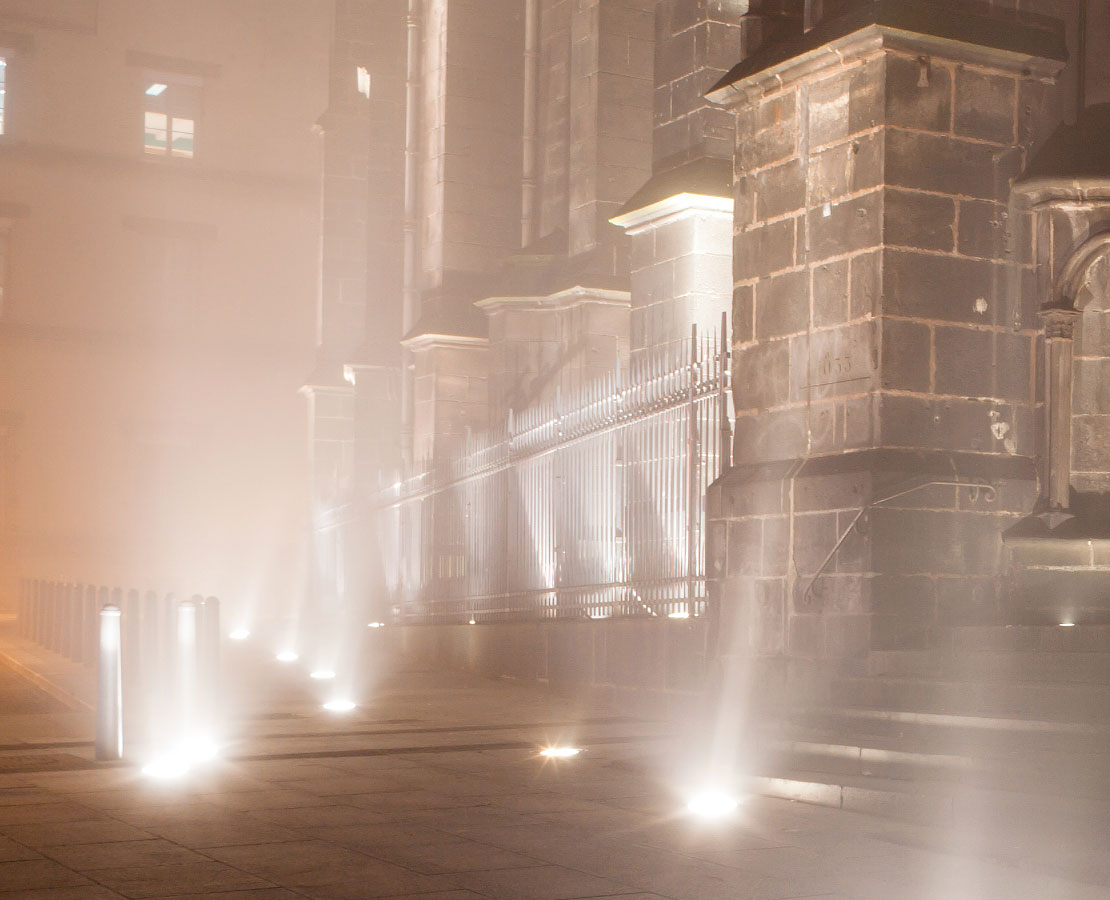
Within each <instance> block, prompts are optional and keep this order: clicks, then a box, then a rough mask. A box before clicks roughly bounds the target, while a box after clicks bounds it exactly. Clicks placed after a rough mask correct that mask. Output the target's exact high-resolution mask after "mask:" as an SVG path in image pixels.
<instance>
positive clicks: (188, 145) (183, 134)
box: [170, 117, 193, 159]
mask: <svg viewBox="0 0 1110 900" xmlns="http://www.w3.org/2000/svg"><path fill="white" fill-rule="evenodd" d="M172 137H173V143H172V145H171V151H170V152H171V153H172V154H173V155H174V156H181V157H184V158H185V159H192V158H193V120H192V119H179V118H177V117H174V119H173V135H172Z"/></svg>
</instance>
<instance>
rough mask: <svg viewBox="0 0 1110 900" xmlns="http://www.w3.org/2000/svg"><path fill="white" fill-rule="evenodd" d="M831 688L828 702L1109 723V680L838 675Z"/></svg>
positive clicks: (911, 709) (1016, 717)
mask: <svg viewBox="0 0 1110 900" xmlns="http://www.w3.org/2000/svg"><path fill="white" fill-rule="evenodd" d="M829 690H830V702H831V703H833V704H834V705H838V706H849V707H861V708H872V709H880V710H882V709H885V710H902V711H908V712H922V713H948V714H955V715H959V716H979V717H984V718H991V717H1002V718H1012V719H1026V718H1029V719H1040V720H1045V721H1049V722H1073V723H1095V724H1103V725H1105V724H1110V685H1106V684H1078V683H1071V684H1058V683H1051V682H1043V683H1040V682H983V681H976V682H968V681H946V680H940V679H930V678H920V677H898V676H878V677H855V676H843V677H839V678H836V679H834V680H833V681H832V682H831V684H830V689H829Z"/></svg>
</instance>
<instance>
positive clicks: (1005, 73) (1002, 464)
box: [709, 27, 1052, 687]
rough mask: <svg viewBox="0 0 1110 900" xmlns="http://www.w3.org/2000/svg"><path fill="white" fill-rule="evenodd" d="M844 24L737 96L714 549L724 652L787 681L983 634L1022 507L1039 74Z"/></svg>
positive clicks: (1035, 397)
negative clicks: (1024, 207)
mask: <svg viewBox="0 0 1110 900" xmlns="http://www.w3.org/2000/svg"><path fill="white" fill-rule="evenodd" d="M864 34H865V33H860V34H857V35H856V36H854V37H853V36H851V35H849V36H847V37H845V38H843V39H841V41H840V43H838V44H836V45H835V53H829V54H828V55H821V50H820V49H816V48H815V51H814V54H813V56H812V57H811V58H810V59H808V60H804V61H800V62H797V63H796V64H794V63H791V62H790V61H789V60H787V61H784V62H783V63H782V64H781V65H780V66H779V67H778V68H774V67H772V68H771V70H770V71H763V72H753V74H752V75H751V77H750V78H749V80H748V81H746V82H745V85H746V90H745V93H744V94H743V96H742V97H740V96H738V95H734V103H735V109H736V114H737V148H736V169H737V183H736V201H735V218H736V233H735V241H734V272H735V277H736V284H735V291H734V298H733V310H734V311H733V328H734V334H733V342H734V354H735V356H734V382H733V383H734V402H735V407H736V429H735V446H734V454H733V463H734V468H733V469H732V470H731V471H730V472H729V473H727V474H726V475H725V476H724V477H723V478H722V479H721V480H720V481H719V482H718V483H717V484H716V485H715V486H714V487H713V488H712V489H711V497H710V509H711V513H710V515H711V519H712V521H711V523H710V535H709V541H710V550H709V559H710V561H711V562H710V568H711V575H712V576H713V577H715V578H718V579H720V581H719V583H718V584H717V585H716V586H715V591H716V592H717V593H716V596H717V597H718V600H719V603H720V609H721V612H720V616H721V619H720V628H719V632H718V641H719V644H718V646H719V649H720V650H721V652H722V653H723V654H724V655H726V656H727V655H730V654H731V655H741V656H750V657H751V656H754V657H757V658H763V659H765V660H768V661H773V660H774V659H776V658H782V659H785V660H786V661H787V662H788V665H787V666H786V667H785V668H784V669H782V670H781V672H782V678H784V679H789V678H790V677H794V676H807V675H813V674H814V673H815V672H818V671H820V670H821V669H822V667H824V666H828V665H834V666H835V665H845V664H848V661H850V660H852V659H854V658H858V657H860V656H861V655H863V654H865V653H866V652H867V651H869V650H871V649H896V648H909V647H924V646H929V645H931V644H932V643H933V642H934V641H935V640H936V638H937V637H938V635H939V634H940V632H941V631H942V630H943V628H945V627H946V626H948V625H953V624H962V623H969V622H986V621H998V620H1000V619H1001V618H1002V617H1004V615H1005V610H1004V609H1003V592H1002V580H1001V573H1002V572H1003V571H1004V568H1005V559H1004V548H1003V543H1002V540H1001V534H1002V532H1003V531H1004V530H1006V529H1007V528H1008V527H1010V526H1011V525H1013V524H1014V523H1015V522H1016V521H1018V520H1019V519H1020V517H1021V516H1022V515H1024V514H1025V513H1027V512H1028V511H1029V510H1030V509H1031V508H1032V505H1033V502H1034V501H1035V499H1036V497H1037V479H1036V468H1035V457H1036V455H1037V453H1038V434H1039V427H1038V424H1037V423H1038V415H1039V409H1038V402H1039V378H1038V373H1037V370H1036V365H1035V360H1036V355H1035V354H1036V351H1037V333H1038V330H1039V322H1038V321H1037V319H1036V316H1035V310H1036V306H1037V298H1036V283H1035V279H1034V277H1033V264H1032V263H1033V257H1032V251H1031V237H1030V229H1029V226H1028V222H1027V220H1026V219H1025V218H1024V217H1023V214H1021V213H1019V212H1018V211H1016V210H1015V209H1014V208H1012V207H1011V204H1010V202H1009V198H1010V187H1011V184H1012V182H1013V180H1014V179H1015V178H1016V177H1017V176H1018V174H1019V173H1020V172H1021V170H1022V167H1023V165H1024V163H1025V161H1026V155H1027V153H1028V151H1029V149H1030V147H1031V145H1032V144H1033V141H1034V135H1035V133H1036V132H1037V129H1038V128H1039V127H1040V122H1039V121H1037V120H1036V116H1037V114H1038V113H1039V112H1040V111H1041V110H1042V108H1043V107H1042V106H1041V104H1043V103H1044V102H1045V98H1046V97H1047V96H1048V94H1049V89H1050V85H1051V74H1052V67H1051V66H1031V67H1030V66H1027V65H1024V64H1023V62H1024V61H1022V60H1020V59H1019V58H1018V56H1017V54H1013V55H1007V54H1006V53H999V52H995V51H996V50H997V48H995V49H994V50H992V51H991V52H981V50H980V49H979V48H977V47H976V46H974V45H971V44H967V45H958V44H955V43H953V42H944V43H942V42H937V41H932V40H929V39H927V37H926V36H922V38H921V39H920V40H917V39H912V38H907V37H906V36H905V35H904V34H903V35H900V36H898V37H897V38H895V37H894V36H893V35H889V34H886V33H884V32H883V31H882V29H881V28H878V27H877V28H876V29H875V30H874V31H873V32H872V33H871V39H870V40H868V39H866V38H865V37H864ZM956 481H960V482H967V483H971V484H980V485H988V484H989V485H990V487H989V488H988V487H985V486H984V487H979V488H975V487H955V486H953V485H952V484H951V482H956ZM933 482H944V484H941V485H937V484H932V483H933ZM819 683H820V679H819V678H818V679H815V680H812V681H811V682H810V686H811V687H812V686H814V685H817V684H819Z"/></svg>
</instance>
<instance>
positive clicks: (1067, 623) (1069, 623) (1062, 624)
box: [1060, 622, 1075, 628]
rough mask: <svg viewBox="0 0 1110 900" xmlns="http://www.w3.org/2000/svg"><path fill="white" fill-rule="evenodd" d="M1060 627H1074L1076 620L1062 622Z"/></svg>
mask: <svg viewBox="0 0 1110 900" xmlns="http://www.w3.org/2000/svg"><path fill="white" fill-rule="evenodd" d="M1060 627H1061V628H1074V627H1075V623H1074V622H1061V623H1060Z"/></svg>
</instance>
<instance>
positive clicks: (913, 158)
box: [885, 128, 1022, 200]
mask: <svg viewBox="0 0 1110 900" xmlns="http://www.w3.org/2000/svg"><path fill="white" fill-rule="evenodd" d="M885 159H886V178H887V184H889V185H891V186H894V187H906V188H917V189H919V190H925V191H934V192H937V193H941V194H951V195H955V196H962V197H978V198H982V199H986V200H1005V199H1006V198H1007V197H1008V196H1009V193H1010V185H1011V184H1012V183H1013V181H1014V179H1015V178H1016V177H1017V175H1018V174H1019V172H1020V171H1021V165H1022V154H1021V152H1020V151H1019V150H1018V149H1016V148H1009V147H998V146H995V145H992V144H984V143H977V142H974V141H966V140H957V139H954V138H951V137H949V136H947V135H934V134H926V133H925V132H916V131H903V130H901V129H896V128H891V129H888V131H887V132H886V157H885Z"/></svg>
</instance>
